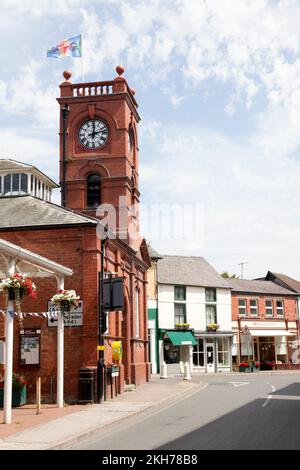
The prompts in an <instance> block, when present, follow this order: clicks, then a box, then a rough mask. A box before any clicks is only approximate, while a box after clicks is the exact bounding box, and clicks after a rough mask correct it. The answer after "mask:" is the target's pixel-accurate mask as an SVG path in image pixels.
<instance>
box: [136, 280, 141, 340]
mask: <svg viewBox="0 0 300 470" xmlns="http://www.w3.org/2000/svg"><path fill="white" fill-rule="evenodd" d="M135 336H136V337H137V338H138V337H139V336H140V293H139V290H138V289H136V290H135Z"/></svg>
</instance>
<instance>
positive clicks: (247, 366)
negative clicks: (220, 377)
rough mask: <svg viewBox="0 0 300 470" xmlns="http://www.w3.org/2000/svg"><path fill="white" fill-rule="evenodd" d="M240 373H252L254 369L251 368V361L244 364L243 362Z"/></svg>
mask: <svg viewBox="0 0 300 470" xmlns="http://www.w3.org/2000/svg"><path fill="white" fill-rule="evenodd" d="M239 371H240V372H247V373H249V372H252V368H251V364H250V362H249V361H244V362H241V363H240V365H239Z"/></svg>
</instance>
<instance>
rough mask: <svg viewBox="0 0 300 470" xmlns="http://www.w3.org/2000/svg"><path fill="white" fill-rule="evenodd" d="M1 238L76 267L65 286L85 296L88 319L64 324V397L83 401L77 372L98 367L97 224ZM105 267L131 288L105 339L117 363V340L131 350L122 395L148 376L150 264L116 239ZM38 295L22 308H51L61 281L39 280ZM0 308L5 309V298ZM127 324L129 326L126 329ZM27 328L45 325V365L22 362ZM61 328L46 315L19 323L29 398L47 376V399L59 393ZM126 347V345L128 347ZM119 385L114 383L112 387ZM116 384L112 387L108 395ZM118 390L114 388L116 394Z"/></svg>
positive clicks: (16, 345) (107, 353) (107, 356)
mask: <svg viewBox="0 0 300 470" xmlns="http://www.w3.org/2000/svg"><path fill="white" fill-rule="evenodd" d="M0 237H1V238H3V239H5V240H8V241H10V242H12V243H15V244H17V245H20V246H22V247H23V248H27V249H29V250H32V251H34V252H36V253H38V254H40V255H42V256H45V257H47V258H49V259H51V260H53V261H56V262H58V263H61V264H63V265H65V266H67V267H69V268H71V269H73V271H74V275H73V276H72V277H70V278H66V279H65V288H66V289H70V288H72V289H75V290H76V292H77V293H78V295H80V297H81V298H82V299H83V300H84V317H83V326H82V327H72V328H65V368H64V369H65V399H66V400H68V401H76V400H77V399H78V370H79V369H80V368H81V367H82V366H85V367H94V368H95V367H96V366H97V357H98V356H97V354H98V353H97V344H98V272H99V270H100V242H99V240H98V238H97V236H96V230H95V228H94V227H74V228H56V229H44V230H28V231H14V232H2V233H1V234H0ZM105 269H106V270H110V271H113V272H118V273H119V274H120V275H122V276H123V277H124V279H125V291H126V292H127V308H126V310H125V311H124V312H123V313H121V312H112V313H110V314H109V323H110V328H109V335H108V336H107V337H106V341H105V343H106V351H105V362H106V363H110V362H112V354H111V351H112V348H111V345H112V342H113V341H114V340H121V341H122V342H123V345H126V344H127V345H129V349H128V351H129V352H128V354H127V356H126V357H125V358H124V363H125V366H122V367H121V373H120V377H119V379H118V390H119V393H121V392H123V391H124V381H126V382H127V383H137V384H138V383H142V382H145V381H146V380H149V374H148V371H147V370H148V358H147V328H146V325H147V309H146V303H145V295H146V294H145V292H146V291H145V285H146V267H145V264H144V263H143V262H142V260H140V259H138V258H135V256H133V255H132V253H130V255H129V253H128V250H127V249H126V246H124V245H121V246H120V245H119V244H118V241H111V242H110V244H109V247H108V250H107V259H106V265H105ZM137 282H138V283H139V284H140V285H141V288H140V292H141V300H140V332H141V337H140V340H141V343H140V344H141V346H140V347H139V349H138V352H137V353H135V352H134V351H135V349H134V347H133V345H132V344H131V343H132V337H133V334H134V331H133V321H132V318H134V315H135V310H134V309H135V307H134V303H133V304H132V303H131V299H133V296H134V293H133V286H134V285H135V284H136V283H137ZM36 284H37V288H38V298H37V299H36V300H29V299H25V300H24V302H23V304H22V311H23V312H46V311H47V310H48V305H47V303H48V301H49V300H50V298H51V297H52V295H53V294H54V293H55V292H56V289H57V287H56V281H55V280H54V279H52V278H43V279H36ZM0 301H1V304H0V308H1V309H4V308H5V305H4V299H3V298H2V299H1V300H0ZM123 324H124V325H126V327H125V328H124V326H123ZM21 328H22V329H23V328H38V329H41V364H40V367H26V366H25V367H24V366H23V367H22V366H20V365H19V331H20V329H21ZM56 332H57V329H56V328H55V327H52V328H49V327H48V324H47V319H44V318H38V317H34V318H32V317H26V318H25V319H24V320H23V321H22V324H21V323H20V321H18V319H16V321H15V336H14V368H15V370H20V371H22V372H29V374H30V376H31V378H32V380H33V387H32V388H30V389H29V398H31V399H33V398H34V379H35V377H36V376H41V377H42V395H43V400H46V401H50V400H51V399H55V396H56V357H57V348H56ZM2 336H4V318H3V317H2V316H0V337H2ZM124 349H125V350H126V347H125V348H124ZM114 386H115V384H113V387H114ZM110 391H111V387H110V385H109V384H108V385H107V396H108V397H109V396H110ZM114 393H115V392H114Z"/></svg>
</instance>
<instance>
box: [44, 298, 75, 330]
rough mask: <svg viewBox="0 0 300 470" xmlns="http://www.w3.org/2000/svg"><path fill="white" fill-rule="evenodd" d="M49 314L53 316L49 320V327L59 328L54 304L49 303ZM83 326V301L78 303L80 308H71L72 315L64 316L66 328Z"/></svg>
mask: <svg viewBox="0 0 300 470" xmlns="http://www.w3.org/2000/svg"><path fill="white" fill-rule="evenodd" d="M48 312H49V313H50V314H51V316H50V318H48V327H53V326H57V309H56V307H55V304H54V303H53V302H48ZM82 325H83V300H79V301H78V307H71V310H70V313H69V314H67V315H64V326H65V327H70V326H82Z"/></svg>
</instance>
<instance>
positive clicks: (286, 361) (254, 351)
mask: <svg viewBox="0 0 300 470" xmlns="http://www.w3.org/2000/svg"><path fill="white" fill-rule="evenodd" d="M228 284H229V285H230V287H231V288H232V290H231V305H232V327H233V331H234V333H235V335H234V345H233V351H232V352H233V363H234V365H238V364H239V363H240V362H243V361H245V360H247V359H248V358H251V359H252V358H253V359H254V360H255V361H257V362H259V363H260V364H261V369H268V368H272V367H276V368H277V369H287V368H298V367H299V316H298V300H297V299H298V296H297V294H296V292H295V291H292V290H291V289H289V288H287V286H285V287H283V285H282V284H281V285H279V283H275V282H273V281H271V280H265V279H264V280H262V279H260V280H240V279H228ZM245 333H247V334H245Z"/></svg>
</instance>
